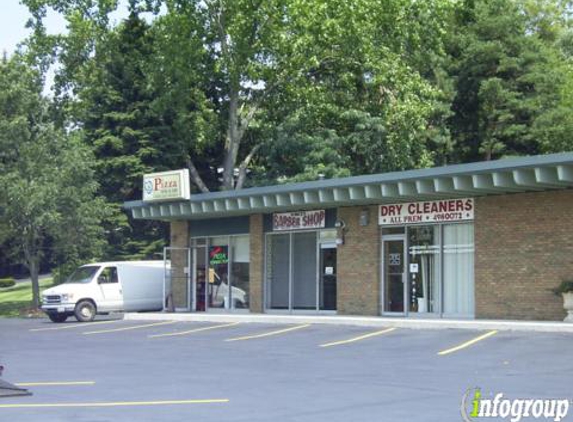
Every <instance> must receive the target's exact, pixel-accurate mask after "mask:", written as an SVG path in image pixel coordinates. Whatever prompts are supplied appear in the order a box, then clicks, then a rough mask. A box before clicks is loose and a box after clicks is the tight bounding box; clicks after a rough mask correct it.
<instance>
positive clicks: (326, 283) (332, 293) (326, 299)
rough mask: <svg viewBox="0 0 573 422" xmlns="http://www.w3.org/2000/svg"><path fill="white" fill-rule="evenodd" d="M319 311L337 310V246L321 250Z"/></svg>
mask: <svg viewBox="0 0 573 422" xmlns="http://www.w3.org/2000/svg"><path fill="white" fill-rule="evenodd" d="M319 281H320V285H319V309H320V310H321V311H335V310H336V246H335V247H321V249H320V280H319Z"/></svg>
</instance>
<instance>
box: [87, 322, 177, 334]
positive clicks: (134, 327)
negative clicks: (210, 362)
mask: <svg viewBox="0 0 573 422" xmlns="http://www.w3.org/2000/svg"><path fill="white" fill-rule="evenodd" d="M176 322H177V321H163V322H154V323H153V324H144V325H136V326H133V327H122V328H113V329H111V330H98V331H88V332H86V333H82V334H102V333H116V332H118V331H128V330H137V329H139V328H147V327H156V326H158V325H167V324H175V323H176Z"/></svg>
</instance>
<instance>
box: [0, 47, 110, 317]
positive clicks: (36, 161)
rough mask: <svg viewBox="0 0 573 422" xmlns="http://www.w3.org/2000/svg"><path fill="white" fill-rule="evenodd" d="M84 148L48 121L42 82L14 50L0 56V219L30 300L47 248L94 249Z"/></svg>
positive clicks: (72, 256)
mask: <svg viewBox="0 0 573 422" xmlns="http://www.w3.org/2000/svg"><path fill="white" fill-rule="evenodd" d="M92 161H93V158H92V155H91V151H90V150H89V149H88V148H86V147H85V145H84V144H83V142H82V141H81V139H79V137H78V136H76V135H75V134H73V133H71V134H68V133H64V132H63V131H61V130H58V129H56V128H55V127H54V125H53V123H52V122H51V116H50V113H49V103H48V101H47V100H46V99H45V98H44V97H43V96H42V83H41V79H40V78H39V76H38V74H37V72H35V71H33V70H32V69H31V68H30V67H29V66H28V65H27V64H26V63H25V62H24V61H23V60H22V57H21V56H20V55H14V56H12V57H11V58H10V59H8V58H7V57H4V58H3V59H2V60H1V61H0V183H1V184H2V186H3V187H4V188H3V189H2V191H1V192H0V219H1V221H2V225H3V226H4V227H7V229H8V236H9V237H10V239H11V241H10V244H11V245H13V247H14V250H13V253H14V255H15V256H16V257H17V258H18V259H19V260H20V261H21V262H22V263H24V264H25V265H26V267H27V268H28V270H29V271H30V276H31V279H32V289H33V305H34V306H35V307H37V306H38V305H39V284H38V272H39V268H40V263H41V262H42V259H44V258H45V257H46V256H47V255H48V254H49V255H51V256H52V257H55V258H56V259H58V262H59V263H62V264H64V263H70V262H72V261H74V260H76V259H92V258H94V257H96V256H98V254H99V253H100V252H101V247H102V243H101V234H102V233H101V228H100V220H101V218H102V216H103V215H104V214H105V210H106V207H105V203H104V201H103V200H102V199H101V198H96V197H95V195H94V193H95V190H96V188H97V185H96V183H95V182H94V179H93V170H92V167H91V163H92Z"/></svg>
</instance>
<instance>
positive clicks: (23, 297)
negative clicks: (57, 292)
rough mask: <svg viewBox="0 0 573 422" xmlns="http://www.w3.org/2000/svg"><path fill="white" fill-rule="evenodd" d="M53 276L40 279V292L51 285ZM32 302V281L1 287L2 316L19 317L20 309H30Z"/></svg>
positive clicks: (0, 306)
mask: <svg viewBox="0 0 573 422" xmlns="http://www.w3.org/2000/svg"><path fill="white" fill-rule="evenodd" d="M52 284H53V281H52V279H51V278H48V279H44V280H40V292H41V291H42V290H44V289H47V288H48V287H51V286H52ZM31 302H32V283H31V282H25V283H18V284H16V285H15V286H14V287H9V288H7V289H0V317H17V316H20V311H22V310H24V309H29V308H30V307H31Z"/></svg>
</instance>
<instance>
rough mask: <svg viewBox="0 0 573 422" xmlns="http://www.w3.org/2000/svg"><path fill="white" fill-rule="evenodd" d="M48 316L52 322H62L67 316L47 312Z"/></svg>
mask: <svg viewBox="0 0 573 422" xmlns="http://www.w3.org/2000/svg"><path fill="white" fill-rule="evenodd" d="M48 318H50V321H52V322H64V321H65V320H66V319H68V316H67V315H66V314H48Z"/></svg>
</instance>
